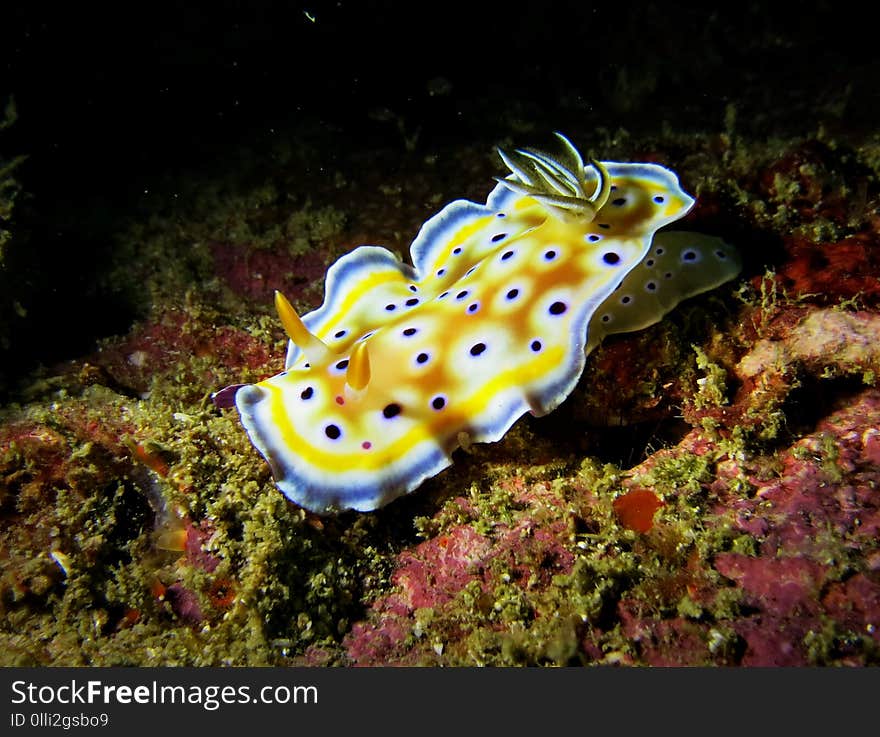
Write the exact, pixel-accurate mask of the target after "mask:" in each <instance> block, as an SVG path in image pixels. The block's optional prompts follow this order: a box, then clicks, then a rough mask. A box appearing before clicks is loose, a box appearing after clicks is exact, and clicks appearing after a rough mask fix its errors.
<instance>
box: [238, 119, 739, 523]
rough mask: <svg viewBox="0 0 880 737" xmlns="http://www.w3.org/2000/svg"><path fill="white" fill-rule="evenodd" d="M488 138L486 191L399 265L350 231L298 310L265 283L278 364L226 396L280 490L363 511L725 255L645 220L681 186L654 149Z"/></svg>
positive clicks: (415, 481) (444, 459)
mask: <svg viewBox="0 0 880 737" xmlns="http://www.w3.org/2000/svg"><path fill="white" fill-rule="evenodd" d="M557 136H558V138H559V140H560V142H561V144H562V150H561V155H557V156H553V155H550V154H547V153H543V152H539V151H534V150H517V151H515V152H513V153H504V152H501V151H499V153H500V155H501V158H502V160H503V161H504V163H505V164H506V165H507V166H508V167H509V169H510V170H511V173H510V174H509V175H508V176H507V177H506V178H504V179H498V185H497V186H496V187H495V189H494V190H492V193H491V194H490V195H489V198H488V200H487V201H486V204H485V205H479V204H476V203H473V202H468V201H465V200H458V201H455V202H452V203H450V204H448V205H446V207H444V208H443V209H442V210H441V211H440V212H439V213H437V214H436V215H434V216H433V217H432V218H431V219H430V220H428V221H427V222H426V223H425V224H424V225H423V226H422V228H421V230H420V231H419V234H418V236H417V237H416V239H415V241H414V242H413V244H412V247H411V255H412V261H413V266H410V265H408V264H406V263H402V262H401V261H400V259H399V258H397V257H396V256H395V255H394V254H392V253H391V252H390V251H388V250H386V249H384V248H379V247H376V246H360V247H358V248H356V249H355V250H354V251H352V252H351V253H349V254H347V255H345V256H343V257H342V258H340V259H339V260H338V261H337V262H336V263H335V264H333V265H332V266H331V267H330V269H329V271H328V272H327V281H326V286H325V295H324V303H323V304H322V305H321V307H319V308H318V309H317V310H314V311H313V312H310V313H309V314H307V315H305V316H304V317H303V318H300V317H299V316H298V315H297V314H296V312H295V311H294V309H293V308H292V307H291V305H290V303H289V302H288V301H287V300H286V299H285V298H284V297H283V296H282V295H281V294H280V293H279V294H276V306H277V308H278V312H279V314H280V316H281V321H282V323H283V324H284V328H285V330H286V331H287V334H288V335H289V337H290V345H289V349H288V352H287V360H286V363H285V370H284V371H282V372H281V373H280V374H278V375H276V376H273V377H271V378H269V379H266V380H264V381H261V382H259V383H257V384H250V385H245V386H243V387H241V388H239V389H238V391H237V392H236V394H235V404H236V406H237V408H238V411H239V413H240V415H241V421H242V424H243V425H244V427H245V429H246V430H247V433H248V435H249V436H250V439H251V441H252V442H253V444H254V445H255V446H256V448H257V449H258V450H259V451H260V453H262V455H263V456H264V457H265V459H266V460H267V461H268V463H269V465H270V466H271V468H272V472H273V474H274V476H275V482H276V484H277V485H278V487H279V488H280V489H281V491H283V492H284V494H286V495H287V496H288V497H289V498H290V499H291V500H293V501H294V502H296V503H297V504H299V505H301V506H303V507H305V508H306V509H309V510H311V511H313V512H317V513H319V514H325V513H330V512H338V511H342V510H346V509H355V510H359V511H368V510H372V509H377V508H378V507H381V506H383V505H385V504H387V503H388V502H390V501H392V500H393V499H395V498H397V497H399V496H401V495H402V494H406V493H407V492H410V491H412V490H413V489H415V488H416V487H418V486H419V485H420V484H421V483H422V482H423V481H425V479H427V478H430V477H431V476H434V475H435V474H437V473H439V472H440V471H442V470H443V469H444V468H446V467H447V466H449V465H450V463H451V462H452V460H451V454H452V452H453V451H454V450H455V449H456V448H458V447H459V446H460V445H461V443H462V442H492V441H496V440H499V439H500V438H501V437H502V436H503V435H504V434H505V433H506V432H507V430H508V429H509V428H510V427H511V425H513V423H514V422H516V420H517V419H518V418H519V417H520V416H521V415H522V414H523V413H525V412H529V411H530V412H532V413H533V414H535V415H544V414H546V413H548V412H550V411H551V410H553V409H554V408H555V407H557V406H558V405H559V404H560V402H562V400H563V399H565V398H566V397H567V396H568V394H569V393H570V392H571V391H572V389H573V388H574V386H575V384H577V381H578V379H579V378H580V376H581V373H582V372H583V370H584V364H585V355H586V353H588V352H589V351H590V350H592V348H594V347H595V346H596V345H597V344H598V343H599V341H600V340H601V339H602V338H603V337H604V336H605V335H607V334H609V333H618V332H626V331H630V330H638V329H640V328H643V327H646V326H648V325H651V324H653V323H655V322H657V321H658V320H660V318H661V317H663V315H665V314H666V313H667V312H668V311H669V310H671V309H672V308H673V307H675V305H676V304H678V303H679V302H680V301H681V300H683V299H685V298H687V297H690V296H692V295H694V294H697V293H699V292H702V291H705V290H707V289H710V288H712V287H715V286H718V285H719V284H722V283H724V282H725V281H727V280H728V279H731V278H732V277H733V276H735V275H736V274H737V273H738V272H739V269H740V259H739V256H738V254H737V252H736V251H735V250H734V249H733V248H731V247H730V246H729V245H727V244H725V243H724V242H723V241H721V240H720V239H718V238H714V237H710V236H706V235H700V234H697V233H685V232H676V233H670V232H658V230H659V229H660V228H662V227H664V226H666V225H668V224H669V223H671V222H673V221H675V220H678V219H679V218H681V217H682V216H683V215H684V214H685V213H686V212H687V211H688V210H690V209H691V207H692V206H693V204H694V199H693V198H692V197H691V196H690V195H688V194H687V193H686V192H685V191H684V190H683V189H682V188H681V186H680V185H679V182H678V178H677V177H676V175H675V174H674V173H673V172H671V171H670V170H668V169H666V168H664V167H662V166H658V165H657V164H645V163H615V162H610V161H606V162H599V161H590V162H589V164H587V165H585V164H584V161H583V160H582V158H581V156H580V154H579V153H578V152H577V150H576V149H575V148H574V146H573V145H572V144H571V143H570V142H569V140H568V139H567V138H565V137H564V136H562V135H561V134H557Z"/></svg>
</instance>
